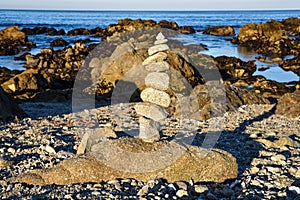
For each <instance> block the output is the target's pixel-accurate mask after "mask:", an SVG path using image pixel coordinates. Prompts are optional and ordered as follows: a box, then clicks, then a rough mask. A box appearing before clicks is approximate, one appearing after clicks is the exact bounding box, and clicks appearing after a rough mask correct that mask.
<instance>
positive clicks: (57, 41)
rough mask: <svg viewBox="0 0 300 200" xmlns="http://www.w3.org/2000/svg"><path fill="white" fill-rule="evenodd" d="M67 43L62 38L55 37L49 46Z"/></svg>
mask: <svg viewBox="0 0 300 200" xmlns="http://www.w3.org/2000/svg"><path fill="white" fill-rule="evenodd" d="M68 45H69V43H68V42H67V41H65V40H64V39H62V38H58V39H55V40H53V41H52V42H51V43H50V46H51V47H65V46H68Z"/></svg>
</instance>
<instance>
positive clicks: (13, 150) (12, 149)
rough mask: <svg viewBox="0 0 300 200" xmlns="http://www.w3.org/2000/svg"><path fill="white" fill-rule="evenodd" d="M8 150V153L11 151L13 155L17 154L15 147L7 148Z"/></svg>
mask: <svg viewBox="0 0 300 200" xmlns="http://www.w3.org/2000/svg"><path fill="white" fill-rule="evenodd" d="M7 152H8V153H11V154H12V155H15V153H16V150H15V149H14V148H11V147H10V148H8V149H7Z"/></svg>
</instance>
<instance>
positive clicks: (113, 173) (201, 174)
mask: <svg viewBox="0 0 300 200" xmlns="http://www.w3.org/2000/svg"><path fill="white" fill-rule="evenodd" d="M113 147H115V148H113ZM116 147H118V148H116ZM161 148H163V149H162V151H160V149H161ZM120 149H123V150H124V151H120ZM156 151H158V152H156ZM131 152H132V153H134V152H135V153H134V154H133V157H128V156H130V155H132V154H130V153H131ZM137 152H138V153H137ZM147 152H148V153H151V152H154V157H153V156H152V155H153V154H147ZM166 152H169V153H170V156H167V157H166V156H165V155H166V154H165V153H166ZM128 154H129V155H128ZM92 155H94V156H96V158H97V159H100V160H97V159H95V158H93V157H79V158H75V159H69V160H65V161H62V162H61V163H60V164H58V165H57V166H55V167H53V168H50V169H47V170H32V171H30V172H28V173H25V174H22V175H19V176H18V177H14V178H12V179H10V182H21V183H27V184H33V185H50V184H57V185H68V184H74V183H87V182H101V181H109V180H115V179H118V178H123V179H124V178H134V179H136V180H138V181H143V182H148V181H150V180H153V179H155V178H157V177H159V178H163V179H165V180H167V181H168V182H176V181H186V182H189V181H190V180H191V179H192V180H193V181H195V182H216V183H221V182H224V181H226V180H228V179H234V178H236V177H237V174H238V165H237V162H236V159H235V158H234V157H233V156H232V155H231V154H229V153H227V152H225V151H222V150H217V149H211V150H207V149H202V148H200V147H196V146H188V150H186V149H185V148H184V147H182V146H180V145H178V144H176V143H173V142H163V141H162V142H155V143H145V142H142V141H141V140H139V139H130V138H128V139H120V140H115V141H112V140H110V141H104V142H102V143H99V144H97V145H95V146H93V148H92ZM135 155H136V156H137V157H134V156H135ZM172 156H178V159H175V160H172V162H170V158H172ZM105 159H108V160H107V161H105ZM158 159H159V160H158ZM161 159H162V162H159V161H160V160H161ZM123 161H124V163H123ZM157 162H159V164H160V165H161V169H157V167H158V166H157V165H156V164H157ZM118 169H123V170H118ZM132 169H136V170H138V169H141V170H145V171H142V172H139V173H138V172H135V171H131V170H132Z"/></svg>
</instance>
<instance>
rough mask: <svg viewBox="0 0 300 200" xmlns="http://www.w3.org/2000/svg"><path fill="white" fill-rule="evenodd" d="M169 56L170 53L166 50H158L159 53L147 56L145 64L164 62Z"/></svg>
mask: <svg viewBox="0 0 300 200" xmlns="http://www.w3.org/2000/svg"><path fill="white" fill-rule="evenodd" d="M167 58H168V55H167V54H166V53H164V52H158V53H157V54H154V55H152V56H149V57H148V58H146V59H145V60H144V62H143V65H149V64H151V63H156V62H163V61H165V60H166V59H167Z"/></svg>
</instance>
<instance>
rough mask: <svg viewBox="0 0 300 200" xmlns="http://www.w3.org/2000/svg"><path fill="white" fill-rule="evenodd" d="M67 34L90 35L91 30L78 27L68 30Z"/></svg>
mask: <svg viewBox="0 0 300 200" xmlns="http://www.w3.org/2000/svg"><path fill="white" fill-rule="evenodd" d="M67 35H68V36H76V35H90V31H89V30H88V29H86V28H77V29H74V30H70V31H68V33H67Z"/></svg>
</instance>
